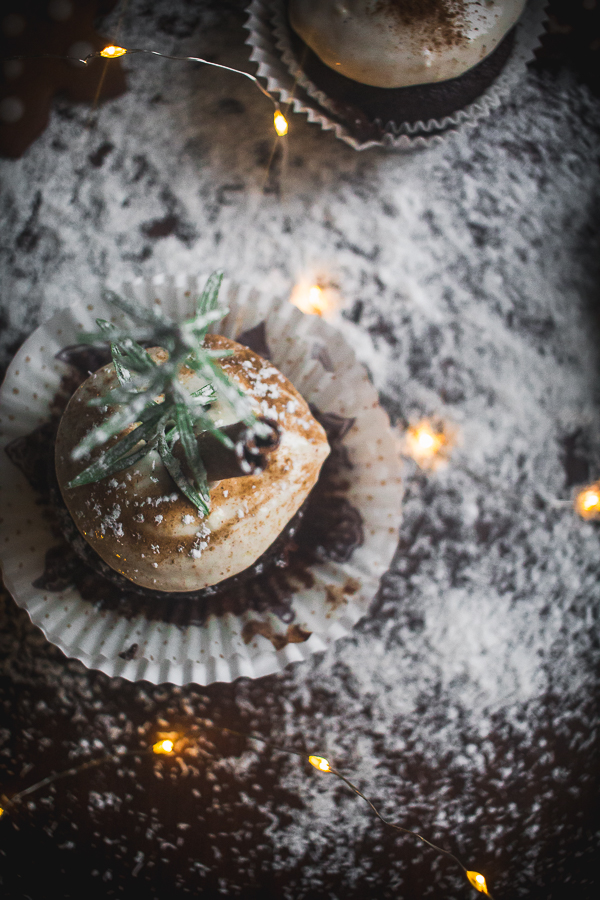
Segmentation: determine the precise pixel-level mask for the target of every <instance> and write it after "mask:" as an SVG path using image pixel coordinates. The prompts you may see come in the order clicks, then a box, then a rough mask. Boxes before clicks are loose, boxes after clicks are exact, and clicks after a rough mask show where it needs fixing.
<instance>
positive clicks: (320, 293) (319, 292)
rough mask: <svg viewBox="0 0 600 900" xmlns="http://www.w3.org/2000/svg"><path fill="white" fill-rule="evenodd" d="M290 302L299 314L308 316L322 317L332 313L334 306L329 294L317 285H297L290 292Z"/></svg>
mask: <svg viewBox="0 0 600 900" xmlns="http://www.w3.org/2000/svg"><path fill="white" fill-rule="evenodd" d="M290 300H291V302H292V303H293V304H294V306H296V307H297V308H298V309H299V310H300V312H303V313H306V314H307V315H309V316H324V315H325V314H326V313H328V312H332V311H333V310H334V308H335V305H336V304H335V302H334V301H333V299H332V297H331V294H330V292H329V291H324V290H323V288H322V287H320V285H318V284H312V285H310V286H308V285H306V284H299V285H297V286H296V287H295V288H294V290H293V291H292V295H291V297H290Z"/></svg>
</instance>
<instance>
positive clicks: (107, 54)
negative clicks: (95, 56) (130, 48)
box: [100, 44, 127, 59]
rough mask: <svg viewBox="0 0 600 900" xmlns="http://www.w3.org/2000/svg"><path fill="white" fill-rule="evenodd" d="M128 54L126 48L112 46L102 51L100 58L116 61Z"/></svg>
mask: <svg viewBox="0 0 600 900" xmlns="http://www.w3.org/2000/svg"><path fill="white" fill-rule="evenodd" d="M126 53H127V50H126V49H125V48H124V47H115V46H114V45H113V44H111V45H110V46H109V47H105V48H104V50H101V51H100V56H103V57H104V58H105V59H116V58H117V56H125V54H126Z"/></svg>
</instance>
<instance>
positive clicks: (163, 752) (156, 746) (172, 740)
mask: <svg viewBox="0 0 600 900" xmlns="http://www.w3.org/2000/svg"><path fill="white" fill-rule="evenodd" d="M197 724H198V725H199V726H200V727H202V726H204V727H206V728H207V729H209V728H210V729H217V730H218V731H221V732H222V733H223V734H230V735H233V736H235V737H240V738H244V739H245V740H251V741H257V742H258V743H260V744H262V745H263V746H265V747H266V748H268V749H270V750H272V751H276V752H278V753H283V754H286V755H287V756H295V757H297V758H299V759H301V760H303V761H304V762H308V763H310V765H311V766H313V767H314V768H315V769H317V771H319V772H322V773H323V774H326V775H333V776H334V777H335V778H338V779H339V780H340V781H342V782H343V783H344V784H345V785H346V786H347V787H348V788H350V790H352V791H353V792H354V793H355V794H356V795H357V796H359V797H360V798H361V799H362V800H364V801H365V803H367V804H368V806H369V807H370V808H371V810H372V812H373V813H374V814H375V815H376V816H377V818H378V819H379V820H380V822H382V823H383V825H385V826H386V827H387V828H391V829H393V830H395V831H398V832H400V833H401V834H404V835H407V836H410V837H414V838H416V839H418V840H419V841H421V842H422V843H423V844H425V845H426V846H427V847H430V848H431V849H432V850H434V851H436V853H439V854H441V855H442V856H445V857H446V858H447V859H450V860H451V861H452V862H454V863H455V865H457V866H458V867H459V868H460V869H461V871H462V873H463V875H464V876H465V878H466V879H467V881H468V883H469V884H470V885H471V886H472V887H474V888H475V890H477V891H479V893H481V894H484V895H485V896H486V897H489V898H490V900H493V897H492V894H491V893H490V891H489V890H488V886H487V881H486V879H485V876H484V875H482V874H481V872H476V871H475V870H474V869H467V867H466V866H465V865H464V864H463V863H462V862H461V861H460V859H459V858H458V857H457V856H456V855H455V854H454V853H452V852H451V851H450V850H446V849H444V848H443V847H439V846H437V844H434V843H432V842H431V841H429V840H427V838H425V837H423V835H422V834H419V833H418V832H417V831H411V830H410V829H409V828H404V827H403V826H402V825H398V824H397V823H396V822H390V821H389V819H386V818H384V816H382V815H381V813H380V812H379V810H378V809H377V807H376V806H375V804H374V803H373V802H372V801H371V800H370V799H369V798H368V797H367V796H366V794H364V793H363V791H361V790H360V788H358V787H357V786H356V785H355V784H353V782H351V781H350V779H349V778H346V776H345V775H343V774H342V773H341V772H340V771H338V770H337V769H336V768H335V767H334V766H333V765H332V764H331V763H330V761H329V760H328V759H327V758H326V757H324V756H317V755H316V754H307V753H302V752H301V751H299V750H292V749H290V748H289V747H282V746H281V745H279V744H275V743H273V742H272V741H270V740H267V739H266V738H263V737H261V736H260V735H257V734H251V733H245V732H242V731H236V730H234V729H233V728H227V727H225V726H223V725H216V724H215V723H214V722H212V721H210V720H208V719H201V720H199V722H198V723H197ZM157 736H158V737H159V740H157V741H155V742H154V743H153V744H152V746H151V747H148V748H140V749H137V750H126V751H124V752H123V753H108V754H106V755H104V756H101V757H98V758H97V759H92V760H87V761H86V762H84V763H82V764H81V765H79V766H71V767H70V768H68V769H64V770H63V771H61V772H54V773H52V774H51V775H48V776H46V778H42V779H41V780H40V781H36V782H35V783H34V784H31V785H29V786H28V787H26V788H24V789H23V790H21V791H18V792H17V793H16V794H13V795H12V797H8V796H6V795H5V794H0V801H1V802H2V804H3V806H0V818H2V817H3V816H4V815H6V814H9V813H11V812H13V811H16V809H17V808H18V806H19V804H20V803H22V802H23V800H24V799H25V798H26V797H29V796H31V794H34V793H37V792H38V791H40V790H42V789H43V788H46V787H49V786H50V785H52V784H54V783H55V782H56V781H61V780H62V779H64V778H69V777H74V776H76V775H78V774H80V773H81V772H84V771H87V770H89V769H94V768H98V767H99V766H102V765H105V764H107V763H110V762H117V763H120V762H121V761H122V760H123V759H126V758H127V757H132V756H134V757H141V756H144V755H146V756H148V755H149V756H152V755H156V756H172V757H176V756H178V755H179V754H180V753H181V751H182V750H183V749H184V748H185V747H186V746H189V743H190V741H188V739H186V737H185V735H178V734H175V733H170V734H169V736H168V737H160V736H159V735H157Z"/></svg>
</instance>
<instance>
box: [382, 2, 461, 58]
mask: <svg viewBox="0 0 600 900" xmlns="http://www.w3.org/2000/svg"><path fill="white" fill-rule="evenodd" d="M382 13H383V14H384V15H385V14H387V15H388V16H389V17H393V18H394V19H395V20H396V23H395V24H396V27H398V28H405V27H406V26H409V27H410V26H412V25H417V26H423V27H424V28H427V29H428V30H429V32H430V37H429V42H430V43H431V45H432V46H433V47H435V48H436V49H437V48H441V47H452V46H457V45H459V44H461V43H463V42H465V41H466V40H467V37H466V34H465V30H464V29H465V4H464V0H377V2H376V3H375V5H374V6H373V7H372V8H371V10H369V12H368V14H369V15H371V16H380V15H381V14H382Z"/></svg>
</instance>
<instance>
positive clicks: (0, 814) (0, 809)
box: [0, 806, 4, 819]
mask: <svg viewBox="0 0 600 900" xmlns="http://www.w3.org/2000/svg"><path fill="white" fill-rule="evenodd" d="M3 815H4V810H3V809H2V807H1V806H0V819H1V818H2V816H3Z"/></svg>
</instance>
